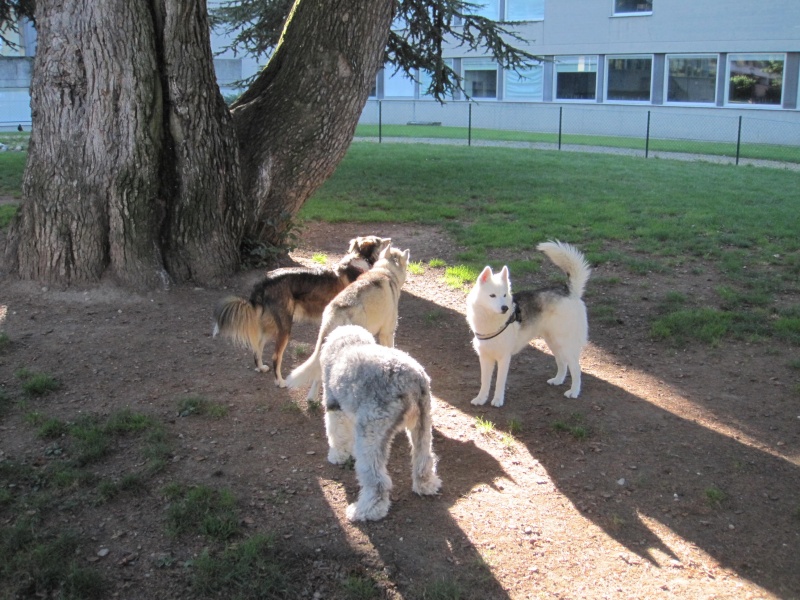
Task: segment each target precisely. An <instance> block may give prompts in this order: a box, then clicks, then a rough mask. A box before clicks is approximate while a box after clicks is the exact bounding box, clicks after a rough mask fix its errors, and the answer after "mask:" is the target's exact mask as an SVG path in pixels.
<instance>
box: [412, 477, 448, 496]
mask: <svg viewBox="0 0 800 600" xmlns="http://www.w3.org/2000/svg"><path fill="white" fill-rule="evenodd" d="M441 487H442V480H441V479H439V477H438V475H431V476H429V477H426V478H425V479H422V480H420V481H415V482H414V484H413V485H412V486H411V489H412V490H413V491H414V493H415V494H419V495H420V496H432V495H434V494H436V493H438V492H439V490H440V489H441Z"/></svg>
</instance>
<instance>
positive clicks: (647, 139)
mask: <svg viewBox="0 0 800 600" xmlns="http://www.w3.org/2000/svg"><path fill="white" fill-rule="evenodd" d="M648 154H650V111H649V110H648V111H647V135H646V137H645V140H644V157H645V158H647V155H648Z"/></svg>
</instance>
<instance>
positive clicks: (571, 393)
mask: <svg viewBox="0 0 800 600" xmlns="http://www.w3.org/2000/svg"><path fill="white" fill-rule="evenodd" d="M580 394H581V391H580V390H573V389H569V390H567V391H566V392H564V395H565V396H566V397H567V398H577V397H578V396H580Z"/></svg>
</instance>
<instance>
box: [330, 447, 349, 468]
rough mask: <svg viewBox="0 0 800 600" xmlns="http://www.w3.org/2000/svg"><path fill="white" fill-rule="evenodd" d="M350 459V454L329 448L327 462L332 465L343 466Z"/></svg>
mask: <svg viewBox="0 0 800 600" xmlns="http://www.w3.org/2000/svg"><path fill="white" fill-rule="evenodd" d="M351 458H352V454H350V453H349V452H346V451H344V450H338V449H337V448H330V449H329V450H328V462H329V463H331V464H334V465H343V464H344V463H346V462H347V461H348V460H350V459H351Z"/></svg>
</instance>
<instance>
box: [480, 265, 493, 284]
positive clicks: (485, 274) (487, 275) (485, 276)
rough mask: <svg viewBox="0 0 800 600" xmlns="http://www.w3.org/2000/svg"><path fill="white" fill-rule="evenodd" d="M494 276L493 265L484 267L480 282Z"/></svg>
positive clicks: (484, 281)
mask: <svg viewBox="0 0 800 600" xmlns="http://www.w3.org/2000/svg"><path fill="white" fill-rule="evenodd" d="M491 278H492V267H484V268H483V271H481V274H480V275H478V283H486V282H487V281H489V280H490V279H491Z"/></svg>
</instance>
